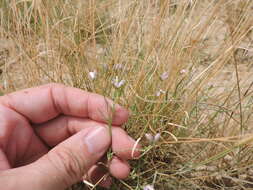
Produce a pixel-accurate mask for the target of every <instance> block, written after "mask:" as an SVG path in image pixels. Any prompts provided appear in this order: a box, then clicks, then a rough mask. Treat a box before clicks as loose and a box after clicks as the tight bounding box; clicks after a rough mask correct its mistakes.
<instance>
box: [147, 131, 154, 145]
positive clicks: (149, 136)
mask: <svg viewBox="0 0 253 190" xmlns="http://www.w3.org/2000/svg"><path fill="white" fill-rule="evenodd" d="M145 137H146V139H147V140H148V141H149V142H150V143H152V142H153V141H154V137H153V135H151V134H150V133H146V134H145Z"/></svg>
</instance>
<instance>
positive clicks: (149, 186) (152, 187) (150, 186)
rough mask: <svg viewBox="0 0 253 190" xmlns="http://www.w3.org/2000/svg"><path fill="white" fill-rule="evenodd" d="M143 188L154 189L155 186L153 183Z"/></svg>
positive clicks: (144, 189)
mask: <svg viewBox="0 0 253 190" xmlns="http://www.w3.org/2000/svg"><path fill="white" fill-rule="evenodd" d="M143 190H154V186H153V185H146V186H144V187H143Z"/></svg>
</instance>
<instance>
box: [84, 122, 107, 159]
mask: <svg viewBox="0 0 253 190" xmlns="http://www.w3.org/2000/svg"><path fill="white" fill-rule="evenodd" d="M85 143H86V145H87V148H88V151H89V152H90V153H91V154H97V153H101V152H103V153H104V151H105V150H106V149H107V148H108V146H109V143H110V136H109V133H108V130H107V129H106V128H105V127H97V128H96V129H94V130H93V131H91V132H90V133H89V134H88V135H87V136H86V137H85Z"/></svg>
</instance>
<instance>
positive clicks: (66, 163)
mask: <svg viewBox="0 0 253 190" xmlns="http://www.w3.org/2000/svg"><path fill="white" fill-rule="evenodd" d="M49 157H50V162H51V163H52V165H53V166H54V167H55V169H56V170H60V171H59V172H60V173H63V174H66V175H64V177H63V179H62V180H63V183H66V184H67V185H69V184H70V183H71V182H72V181H75V180H76V179H81V177H82V176H83V175H84V173H85V167H84V164H83V163H82V160H81V159H80V157H79V156H78V155H77V154H76V153H73V152H72V151H71V149H70V148H66V147H64V148H63V147H61V148H59V149H55V150H54V151H53V152H52V154H49Z"/></svg>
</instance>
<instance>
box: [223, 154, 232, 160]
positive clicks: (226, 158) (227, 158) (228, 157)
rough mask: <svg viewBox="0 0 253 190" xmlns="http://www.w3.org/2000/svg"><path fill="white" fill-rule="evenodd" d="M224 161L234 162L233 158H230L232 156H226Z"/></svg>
mask: <svg viewBox="0 0 253 190" xmlns="http://www.w3.org/2000/svg"><path fill="white" fill-rule="evenodd" d="M224 160H226V161H231V160H233V158H232V156H230V155H228V154H227V155H226V156H225V157H224Z"/></svg>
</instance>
